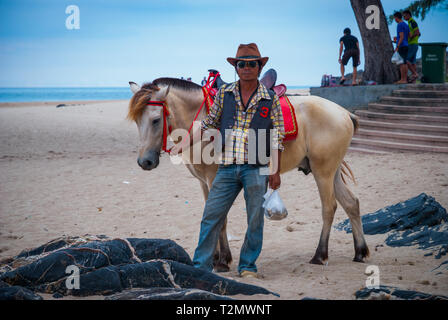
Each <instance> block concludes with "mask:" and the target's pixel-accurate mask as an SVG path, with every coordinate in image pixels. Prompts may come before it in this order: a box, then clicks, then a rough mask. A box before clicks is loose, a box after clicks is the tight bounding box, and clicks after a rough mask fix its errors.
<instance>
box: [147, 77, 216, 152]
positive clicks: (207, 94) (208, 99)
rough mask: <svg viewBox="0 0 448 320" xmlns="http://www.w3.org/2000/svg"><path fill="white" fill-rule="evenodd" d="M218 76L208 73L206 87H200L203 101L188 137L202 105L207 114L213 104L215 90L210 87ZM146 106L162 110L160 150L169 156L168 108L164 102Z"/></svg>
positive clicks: (150, 102) (170, 128) (151, 102)
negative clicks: (157, 107)
mask: <svg viewBox="0 0 448 320" xmlns="http://www.w3.org/2000/svg"><path fill="white" fill-rule="evenodd" d="M218 76H219V73H218V74H216V75H212V74H211V73H210V75H209V77H208V80H207V83H206V85H205V86H203V87H202V93H203V94H204V100H203V101H202V104H201V107H200V108H199V110H198V112H197V113H196V116H195V117H194V119H193V122H192V123H191V125H190V128H189V129H188V135H190V131H191V128H192V127H193V124H194V122H195V121H196V119H197V118H198V116H199V113H200V112H201V110H202V107H203V106H204V104H205V107H206V109H207V114H208V112H209V110H210V106H211V104H212V103H213V101H212V98H214V96H215V94H216V89H212V86H213V84H214V83H215V81H216V78H217V77H218ZM212 77H214V79H213V82H211V78H212ZM146 105H147V106H159V107H162V109H163V111H162V116H163V129H162V130H163V136H162V150H163V151H165V152H167V153H168V154H169V153H170V152H171V149H167V147H166V146H167V139H168V134H171V131H172V127H171V125H169V126H168V129H167V124H168V119H167V116H169V115H170V112H169V110H168V106H167V105H166V102H165V101H148V103H147V104H146Z"/></svg>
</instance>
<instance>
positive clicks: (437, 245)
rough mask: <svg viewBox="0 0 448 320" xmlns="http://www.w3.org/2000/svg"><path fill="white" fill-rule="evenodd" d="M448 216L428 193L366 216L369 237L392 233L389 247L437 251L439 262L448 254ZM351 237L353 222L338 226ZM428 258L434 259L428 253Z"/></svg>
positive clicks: (337, 227)
mask: <svg viewBox="0 0 448 320" xmlns="http://www.w3.org/2000/svg"><path fill="white" fill-rule="evenodd" d="M447 222H448V214H447V211H446V209H445V208H443V207H442V206H441V205H440V204H439V203H438V202H437V201H436V200H435V199H434V198H433V197H431V196H428V195H426V194H425V193H422V194H420V195H419V196H417V197H415V198H412V199H409V200H407V201H405V202H400V203H397V204H395V205H392V206H389V207H385V208H383V209H381V210H378V211H376V212H374V213H369V214H366V215H364V216H362V224H363V230H364V233H365V234H383V233H387V232H389V233H390V234H389V235H388V237H387V239H386V240H385V242H386V244H387V245H389V246H391V247H398V246H412V245H417V246H418V248H419V249H431V250H433V251H437V250H438V253H437V254H435V258H436V259H440V258H441V257H442V256H444V255H446V252H447V250H448V223H447ZM335 228H336V229H338V230H345V231H346V232H347V233H351V232H352V229H351V225H350V221H349V220H348V219H347V220H344V221H343V222H341V223H339V224H338V225H336V226H335ZM425 255H430V254H429V253H426V254H425Z"/></svg>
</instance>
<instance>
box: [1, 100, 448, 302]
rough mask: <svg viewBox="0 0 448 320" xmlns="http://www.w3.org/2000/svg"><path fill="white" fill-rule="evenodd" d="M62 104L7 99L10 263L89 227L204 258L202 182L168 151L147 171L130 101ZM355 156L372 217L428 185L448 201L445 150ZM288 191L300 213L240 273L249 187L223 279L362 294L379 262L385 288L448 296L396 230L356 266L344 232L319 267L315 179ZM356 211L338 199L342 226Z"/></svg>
mask: <svg viewBox="0 0 448 320" xmlns="http://www.w3.org/2000/svg"><path fill="white" fill-rule="evenodd" d="M62 103H64V104H67V105H68V106H65V107H60V108H56V105H58V104H59V103H57V102H51V103H50V102H47V103H14V104H0V180H1V184H0V259H3V258H7V257H11V256H14V255H17V254H18V253H19V252H20V251H22V250H23V249H25V248H31V247H35V246H38V245H41V244H43V243H45V242H47V241H49V240H52V239H54V238H57V237H61V236H63V235H69V236H77V235H84V234H94V235H97V234H104V235H107V236H109V237H121V238H126V237H142V238H169V239H172V240H175V241H176V242H177V243H178V244H180V245H181V246H183V247H184V248H185V250H186V251H187V252H188V253H189V254H190V256H193V253H194V249H195V246H196V244H197V239H198V235H199V227H200V221H201V217H202V210H203V207H204V200H203V196H202V191H201V188H200V186H199V183H198V181H197V180H196V178H194V177H193V176H191V174H190V173H189V172H188V170H187V169H186V168H185V167H184V166H183V165H174V164H172V163H171V161H170V159H169V157H168V156H167V155H166V154H164V155H162V158H161V161H160V165H159V167H158V168H157V169H155V170H153V171H150V172H146V171H143V170H142V169H140V167H138V165H137V162H136V160H137V146H138V132H137V127H136V125H135V124H134V123H131V122H129V121H127V120H126V119H125V117H126V113H127V107H128V101H124V100H123V101H97V102H62ZM346 160H347V162H348V163H349V164H350V166H351V168H352V170H353V172H354V174H355V176H356V179H357V185H354V184H351V185H350V188H351V190H352V191H353V192H354V193H355V194H356V195H357V196H358V197H359V200H360V204H361V212H362V214H366V213H370V212H374V211H376V210H378V209H380V208H383V207H385V206H388V205H392V204H395V203H397V202H400V201H404V200H407V199H409V198H412V197H414V196H417V195H419V194H420V193H422V192H425V193H427V194H428V195H431V196H433V197H435V199H436V200H437V201H438V202H439V203H440V204H441V205H442V206H444V207H445V208H448V192H447V190H448V159H447V157H446V155H443V154H414V153H391V154H385V155H371V154H361V153H354V152H349V153H348V154H347V156H346ZM280 194H281V196H282V198H283V200H284V202H285V204H286V207H287V209H288V211H289V216H288V217H287V218H286V219H285V220H282V221H268V220H266V221H265V229H264V230H265V231H264V244H263V251H262V254H261V256H260V258H259V259H258V262H257V265H258V268H259V271H260V274H261V275H262V278H261V279H239V278H238V277H237V271H236V267H237V262H238V257H239V251H240V248H241V245H242V242H243V239H244V234H245V230H246V218H245V211H244V208H245V203H244V198H243V194H242V193H241V194H240V195H239V196H238V198H237V200H236V202H235V204H234V205H233V207H232V209H231V210H230V212H229V219H228V221H229V224H228V232H229V238H230V246H231V249H232V254H233V257H234V262H233V264H232V266H231V271H230V272H228V273H224V274H222V275H223V276H226V277H230V278H233V279H236V280H238V281H244V282H247V283H252V284H257V285H260V286H263V287H265V288H267V289H269V290H272V291H274V292H277V293H279V294H280V295H281V297H280V299H302V298H304V297H313V298H321V299H354V293H355V291H357V290H359V289H360V288H362V287H364V286H365V281H366V278H367V276H366V275H365V270H366V267H367V266H369V265H377V266H378V267H379V270H380V281H381V284H382V285H390V286H397V287H399V288H402V289H409V290H417V291H422V292H426V293H432V294H441V295H448V271H447V270H446V269H445V270H443V269H438V270H437V271H431V270H433V269H434V268H436V267H437V266H438V265H439V264H440V263H441V260H436V259H434V257H433V256H426V257H425V256H424V254H425V253H426V252H425V251H423V250H419V249H417V248H416V247H399V248H392V247H388V246H386V245H385V243H384V239H385V238H386V237H387V235H374V236H369V235H367V236H366V240H367V243H368V245H369V249H370V252H371V256H370V258H369V259H368V260H367V262H366V263H364V264H363V263H355V262H352V258H353V255H354V249H353V239H352V235H351V234H347V233H345V232H342V231H337V230H335V229H333V230H332V233H331V236H330V247H329V263H328V265H327V266H317V265H312V264H309V263H308V262H309V260H310V259H311V258H312V256H313V254H314V251H315V249H316V246H317V243H318V240H319V235H320V232H321V225H322V219H321V211H320V210H321V206H320V199H319V195H318V192H317V187H316V184H315V182H314V179H313V176H312V175H308V176H305V175H304V174H303V173H302V172H298V171H291V172H288V173H286V174H284V175H282V185H281V188H280ZM346 218H347V216H346V214H345V212H344V211H343V209H342V208H341V207H340V206H339V207H338V209H337V212H336V216H335V223H338V222H341V221H343V220H344V219H346ZM439 272H441V273H440V274H438V273H439ZM44 297H45V298H50V299H51V298H52V297H51V295H44ZM69 298H70V297H69ZM97 298H102V297H97ZM236 298H245V299H273V298H274V297H272V296H251V297H246V296H236ZM70 299H72V298H70Z"/></svg>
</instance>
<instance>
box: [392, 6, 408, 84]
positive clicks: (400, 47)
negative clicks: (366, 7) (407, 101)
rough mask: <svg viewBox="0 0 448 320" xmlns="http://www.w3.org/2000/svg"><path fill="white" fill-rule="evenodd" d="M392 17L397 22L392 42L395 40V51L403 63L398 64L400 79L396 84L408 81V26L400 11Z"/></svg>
mask: <svg viewBox="0 0 448 320" xmlns="http://www.w3.org/2000/svg"><path fill="white" fill-rule="evenodd" d="M394 19H395V22H396V23H397V36H396V37H395V38H394V42H397V46H396V48H395V51H394V53H395V52H398V53H399V54H400V56H401V58H402V59H403V63H402V64H401V65H400V75H401V79H400V80H399V81H397V82H395V83H396V84H404V83H408V64H407V61H408V50H409V49H408V37H409V27H408V24H407V23H406V22H404V21H403V16H402V14H401V12H395V13H394Z"/></svg>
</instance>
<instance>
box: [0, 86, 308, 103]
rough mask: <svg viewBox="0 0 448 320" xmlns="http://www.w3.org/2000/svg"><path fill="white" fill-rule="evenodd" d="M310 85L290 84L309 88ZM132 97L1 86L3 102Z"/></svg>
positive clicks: (113, 91) (95, 90) (94, 90)
mask: <svg viewBox="0 0 448 320" xmlns="http://www.w3.org/2000/svg"><path fill="white" fill-rule="evenodd" d="M309 87H310V86H288V89H307V88H309ZM131 97H132V92H131V90H130V89H129V87H23V88H20V87H11V88H6V87H3V88H0V103H1V102H46V101H89V100H91V101H96V100H127V99H130V98H131Z"/></svg>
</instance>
